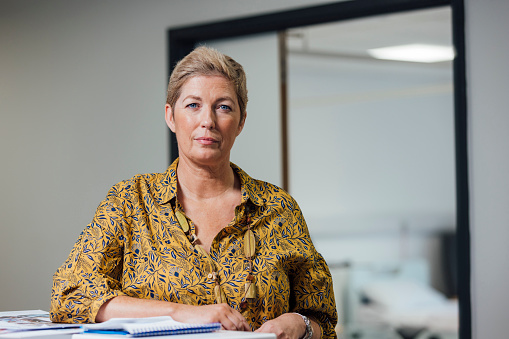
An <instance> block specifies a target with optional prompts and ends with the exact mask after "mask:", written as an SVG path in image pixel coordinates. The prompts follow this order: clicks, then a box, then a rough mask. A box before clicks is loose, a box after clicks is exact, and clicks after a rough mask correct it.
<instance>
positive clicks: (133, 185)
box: [108, 173, 164, 197]
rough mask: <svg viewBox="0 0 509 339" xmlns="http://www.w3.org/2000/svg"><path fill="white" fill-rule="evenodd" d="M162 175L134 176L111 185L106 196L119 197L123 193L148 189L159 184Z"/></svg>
mask: <svg viewBox="0 0 509 339" xmlns="http://www.w3.org/2000/svg"><path fill="white" fill-rule="evenodd" d="M163 175H164V173H146V174H136V175H135V176H133V177H131V178H129V179H125V180H122V181H120V182H118V183H116V184H115V185H113V186H112V187H111V189H110V191H109V192H108V195H112V196H119V197H120V196H122V194H123V193H126V194H127V193H135V192H136V191H139V190H140V189H146V188H150V187H152V186H154V185H156V184H157V183H158V182H160V181H161V179H162V178H163Z"/></svg>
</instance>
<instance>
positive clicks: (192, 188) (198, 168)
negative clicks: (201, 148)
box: [177, 158, 239, 200]
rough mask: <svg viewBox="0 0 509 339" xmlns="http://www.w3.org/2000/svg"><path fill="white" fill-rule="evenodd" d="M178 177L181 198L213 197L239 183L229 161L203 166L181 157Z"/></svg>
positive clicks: (199, 198) (205, 198) (204, 198)
mask: <svg viewBox="0 0 509 339" xmlns="http://www.w3.org/2000/svg"><path fill="white" fill-rule="evenodd" d="M177 177H178V196H179V199H183V198H186V199H193V200H207V199H213V198H217V197H220V196H222V195H224V194H226V193H228V192H229V191H231V190H232V189H235V188H236V186H238V185H239V184H238V183H237V182H236V181H238V180H235V179H236V177H235V174H234V172H233V169H232V168H231V167H230V163H229V162H223V163H221V164H219V165H216V166H202V165H198V164H195V163H193V162H191V161H189V160H188V159H186V158H181V159H179V164H178V167H177Z"/></svg>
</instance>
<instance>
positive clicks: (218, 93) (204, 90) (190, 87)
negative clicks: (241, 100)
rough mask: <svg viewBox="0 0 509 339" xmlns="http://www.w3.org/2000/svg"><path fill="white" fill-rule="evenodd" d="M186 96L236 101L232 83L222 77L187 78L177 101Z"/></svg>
mask: <svg viewBox="0 0 509 339" xmlns="http://www.w3.org/2000/svg"><path fill="white" fill-rule="evenodd" d="M188 96H196V97H199V98H203V99H206V98H215V97H228V98H230V99H232V100H235V102H236V101H237V97H236V93H235V87H234V86H233V83H232V82H231V81H229V80H228V79H226V78H225V77H223V76H219V75H213V76H206V75H200V76H194V77H192V78H189V79H188V80H187V81H186V82H185V83H184V85H183V86H182V89H181V94H180V98H179V99H182V100H184V99H186V97H188Z"/></svg>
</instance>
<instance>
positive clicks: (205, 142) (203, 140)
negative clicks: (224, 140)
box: [194, 137, 219, 145]
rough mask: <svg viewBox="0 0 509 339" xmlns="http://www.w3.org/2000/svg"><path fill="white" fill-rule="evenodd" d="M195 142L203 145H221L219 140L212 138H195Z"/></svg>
mask: <svg viewBox="0 0 509 339" xmlns="http://www.w3.org/2000/svg"><path fill="white" fill-rule="evenodd" d="M194 140H196V141H197V142H198V143H199V144H202V145H214V144H217V143H219V141H218V140H216V139H214V138H210V137H198V138H195V139H194Z"/></svg>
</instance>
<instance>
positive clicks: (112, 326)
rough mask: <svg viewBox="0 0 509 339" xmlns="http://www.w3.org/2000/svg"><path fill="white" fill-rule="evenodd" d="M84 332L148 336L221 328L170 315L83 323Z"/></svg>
mask: <svg viewBox="0 0 509 339" xmlns="http://www.w3.org/2000/svg"><path fill="white" fill-rule="evenodd" d="M83 329H84V333H100V334H123V335H128V336H130V337H149V336H158V335H175V334H191V333H210V332H214V331H218V330H220V329H221V324H220V323H209V324H196V323H183V322H179V321H175V320H173V318H172V317H169V316H163V317H149V318H114V319H110V320H108V321H105V322H103V323H98V324H83Z"/></svg>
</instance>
